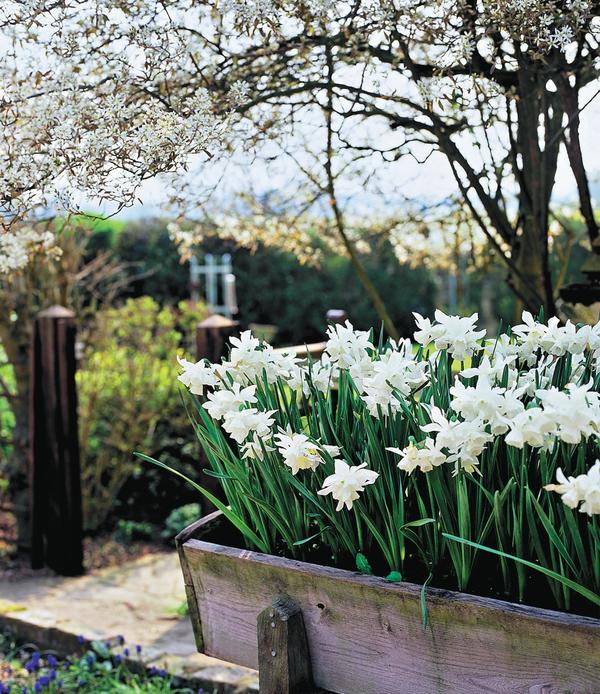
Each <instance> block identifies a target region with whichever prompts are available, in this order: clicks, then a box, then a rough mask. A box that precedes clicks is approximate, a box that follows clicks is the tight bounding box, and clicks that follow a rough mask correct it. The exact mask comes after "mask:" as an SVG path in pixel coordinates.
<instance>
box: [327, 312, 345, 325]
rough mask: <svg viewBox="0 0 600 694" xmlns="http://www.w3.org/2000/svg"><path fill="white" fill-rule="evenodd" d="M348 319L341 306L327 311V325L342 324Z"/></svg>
mask: <svg viewBox="0 0 600 694" xmlns="http://www.w3.org/2000/svg"><path fill="white" fill-rule="evenodd" d="M347 320H348V314H347V313H346V311H344V309H343V308H330V309H329V311H327V325H329V324H330V323H333V324H334V325H335V324H336V323H339V324H340V325H343V324H344V323H345V322H346V321H347Z"/></svg>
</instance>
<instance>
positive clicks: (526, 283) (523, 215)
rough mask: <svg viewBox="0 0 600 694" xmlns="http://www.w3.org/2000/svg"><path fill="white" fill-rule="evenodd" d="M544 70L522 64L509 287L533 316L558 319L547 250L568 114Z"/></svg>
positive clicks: (524, 61) (520, 70) (528, 63)
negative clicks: (516, 218)
mask: <svg viewBox="0 0 600 694" xmlns="http://www.w3.org/2000/svg"><path fill="white" fill-rule="evenodd" d="M542 70H543V68H540V66H539V65H532V64H531V63H530V62H529V61H528V59H527V58H521V65H520V69H519V73H518V74H519V95H518V97H517V99H516V109H517V116H518V118H517V137H516V149H517V151H516V152H514V163H513V166H514V170H515V176H516V178H517V180H518V182H519V218H520V220H521V223H520V228H519V231H520V233H519V234H518V235H517V236H516V237H515V243H514V245H513V249H512V256H513V261H514V264H515V267H516V268H517V269H518V275H517V274H516V273H511V276H510V279H509V283H510V284H511V286H512V287H513V288H514V289H515V290H516V291H517V293H518V294H519V295H520V297H521V298H522V300H523V302H524V304H525V306H526V307H527V308H528V309H529V310H530V311H532V312H533V313H537V312H538V311H539V310H540V309H543V310H544V313H545V315H546V316H550V315H554V314H555V313H556V307H555V304H554V291H553V285H552V275H551V272H550V262H549V249H548V227H549V212H550V197H551V195H552V188H553V187H554V180H555V177H556V167H557V159H558V150H559V146H560V137H559V136H558V135H559V134H560V129H561V121H562V116H563V112H564V110H563V108H562V105H561V101H560V99H559V98H558V95H557V94H556V92H549V91H548V90H547V88H546V81H547V75H545V74H542Z"/></svg>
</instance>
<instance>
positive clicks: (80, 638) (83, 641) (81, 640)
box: [77, 634, 85, 643]
mask: <svg viewBox="0 0 600 694" xmlns="http://www.w3.org/2000/svg"><path fill="white" fill-rule="evenodd" d="M77 641H78V642H79V643H85V636H82V635H81V634H79V636H78V637H77Z"/></svg>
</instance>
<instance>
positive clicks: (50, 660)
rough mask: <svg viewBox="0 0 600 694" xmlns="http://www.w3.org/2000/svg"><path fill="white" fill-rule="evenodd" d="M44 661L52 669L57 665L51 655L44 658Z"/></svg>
mask: <svg viewBox="0 0 600 694" xmlns="http://www.w3.org/2000/svg"><path fill="white" fill-rule="evenodd" d="M46 661H47V662H48V665H49V667H52V668H54V667H56V665H57V663H58V661H57V660H56V658H55V657H54V656H53V655H52V654H50V655H49V656H48V657H47V658H46Z"/></svg>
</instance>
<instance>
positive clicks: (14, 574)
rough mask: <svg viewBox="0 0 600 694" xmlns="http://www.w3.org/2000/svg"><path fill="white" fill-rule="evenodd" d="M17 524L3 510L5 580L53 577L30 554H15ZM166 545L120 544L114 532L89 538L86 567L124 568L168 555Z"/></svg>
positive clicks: (0, 554) (1, 571)
mask: <svg viewBox="0 0 600 694" xmlns="http://www.w3.org/2000/svg"><path fill="white" fill-rule="evenodd" d="M15 540H16V524H15V520H14V516H13V514H12V513H10V512H8V511H0V576H2V578H3V579H4V580H8V581H18V580H20V579H21V578H25V577H29V576H42V575H52V573H53V572H52V571H51V570H50V569H35V570H34V569H32V568H31V566H30V564H29V556H28V555H27V553H25V552H23V553H16V552H15ZM164 550H165V545H164V544H163V543H153V542H148V541H141V540H140V541H133V542H131V543H129V544H123V543H121V542H117V541H116V540H115V539H114V538H113V536H112V534H111V533H104V534H100V535H97V536H94V537H86V538H84V541H83V552H84V564H85V568H86V569H87V570H88V571H93V570H97V569H103V568H106V567H109V566H120V565H121V564H124V563H126V562H129V561H132V560H135V559H139V558H140V557H143V556H146V555H149V554H157V553H159V552H164Z"/></svg>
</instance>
